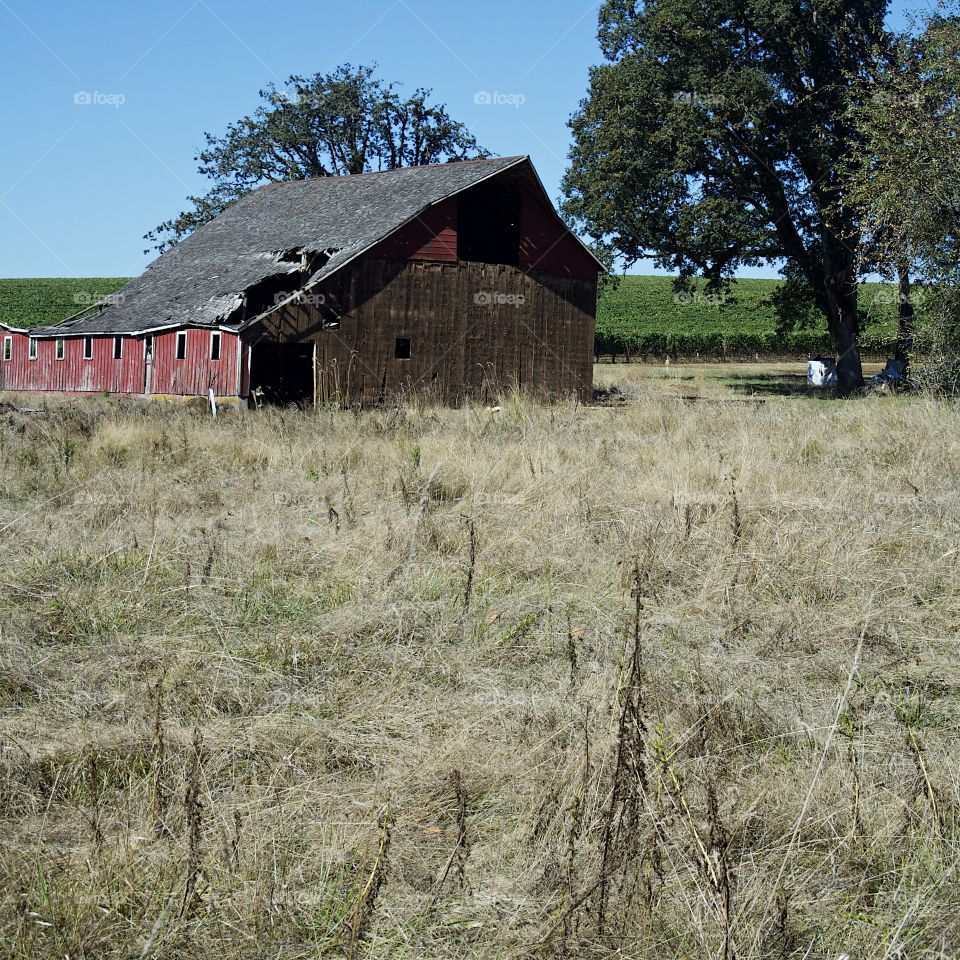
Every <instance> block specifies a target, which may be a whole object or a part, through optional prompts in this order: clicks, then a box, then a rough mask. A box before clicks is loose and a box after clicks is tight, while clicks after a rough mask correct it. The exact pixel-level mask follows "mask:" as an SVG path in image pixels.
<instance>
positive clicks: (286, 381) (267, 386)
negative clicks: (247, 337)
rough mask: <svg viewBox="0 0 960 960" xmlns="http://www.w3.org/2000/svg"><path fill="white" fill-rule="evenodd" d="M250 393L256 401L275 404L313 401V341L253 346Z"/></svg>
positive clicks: (293, 404) (309, 402)
mask: <svg viewBox="0 0 960 960" xmlns="http://www.w3.org/2000/svg"><path fill="white" fill-rule="evenodd" d="M250 393H251V396H252V397H254V398H255V399H256V401H257V402H258V403H269V404H272V405H274V406H279V407H289V406H298V407H308V406H311V405H312V404H313V344H312V343H271V342H269V341H265V342H262V343H257V344H255V345H254V346H253V348H252V351H251V355H250Z"/></svg>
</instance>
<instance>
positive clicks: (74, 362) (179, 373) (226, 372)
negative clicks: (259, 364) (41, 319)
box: [0, 326, 249, 397]
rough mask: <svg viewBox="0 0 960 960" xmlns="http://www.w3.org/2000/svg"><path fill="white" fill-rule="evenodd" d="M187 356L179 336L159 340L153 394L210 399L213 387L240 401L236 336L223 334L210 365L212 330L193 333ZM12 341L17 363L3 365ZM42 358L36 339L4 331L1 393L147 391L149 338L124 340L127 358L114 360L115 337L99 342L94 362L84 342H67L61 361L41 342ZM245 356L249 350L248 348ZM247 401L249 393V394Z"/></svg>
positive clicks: (51, 345)
mask: <svg viewBox="0 0 960 960" xmlns="http://www.w3.org/2000/svg"><path fill="white" fill-rule="evenodd" d="M184 332H186V334H187V356H186V359H185V360H177V359H176V349H177V333H178V331H176V330H173V331H169V332H166V333H161V334H158V335H156V336H155V337H154V348H153V351H154V352H153V372H152V383H151V391H150V392H151V393H153V394H159V395H171V394H172V395H180V396H206V395H207V391H208V390H209V388H210V386H211V385H212V386H213V388H214V390H215V391H216V394H217V396H218V397H233V396H237V390H238V388H240V387H242V385H243V383H244V382H245V381H244V379H243V378H244V377H245V370H242V369H241V367H240V366H239V363H240V359H241V358H240V355H239V349H240V347H241V345H240V340H239V338H238V337H237V336H236V335H235V334H232V333H223V332H221V334H220V337H221V339H220V359H219V360H211V359H210V340H211V336H212V331H210V330H187V331H184ZM5 337H10V338H11V347H12V350H11V358H10V360H6V361H5V360H3V356H4V354H3V339H4V338H5ZM36 344H37V358H36V359H35V360H31V359H29V349H30V338H29V337H28V336H27V335H26V334H24V333H21V332H18V331H14V330H10V329H8V328H4V327H2V326H0V390H23V391H30V392H37V393H47V392H51V393H133V394H142V393H143V392H144V387H145V385H146V373H147V367H146V357H145V351H144V338H143V337H124V338H123V356H122V357H121V359H119V360H114V358H113V337H112V336H104V337H94V338H93V357H92V358H91V359H90V360H85V359H84V357H83V348H84V338H83V337H67V338H65V339H64V341H63V347H64V355H63V359H62V360H58V359H57V342H56V340H54V339H44V340H40V339H38V340H37V341H36ZM242 349H243V351H244V355H246V353H247V352H248V350H249V348H248V347H246V346H245V345H243V346H242ZM243 395H245V393H244V394H243Z"/></svg>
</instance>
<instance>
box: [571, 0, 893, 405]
mask: <svg viewBox="0 0 960 960" xmlns="http://www.w3.org/2000/svg"><path fill="white" fill-rule="evenodd" d="M886 10H887V0H853V2H851V0H746V2H744V0H648V2H645V3H642V2H640V0H606V2H605V3H604V5H603V7H602V8H601V12H600V25H599V30H600V33H599V36H600V42H601V48H602V51H603V55H604V58H605V61H606V62H604V63H603V64H601V65H599V66H597V67H595V68H593V70H592V71H591V75H590V87H589V92H588V95H587V97H586V98H585V99H584V100H583V102H582V103H581V105H580V108H579V110H578V111H577V113H576V114H575V115H574V117H573V118H572V120H571V127H572V130H573V135H574V145H573V148H572V153H571V166H570V169H569V171H568V173H567V176H566V179H565V182H564V191H565V194H566V203H565V209H566V212H567V213H568V214H569V215H570V216H571V217H572V218H573V219H574V221H575V222H577V223H578V224H579V225H580V226H581V227H582V228H583V229H584V230H585V231H586V232H587V233H588V234H590V236H591V237H592V238H593V239H594V241H595V242H597V243H598V244H602V245H604V246H606V247H607V248H608V249H610V250H612V251H613V252H615V253H616V254H618V255H620V256H621V257H623V258H624V259H625V260H626V261H627V262H635V261H636V260H638V259H641V258H644V257H652V258H653V259H654V260H655V261H656V262H657V263H658V265H660V266H662V267H665V268H668V269H674V270H676V271H678V272H679V274H680V276H681V278H684V279H685V278H689V277H691V276H693V275H702V276H705V277H707V278H708V279H709V280H710V281H711V283H712V284H714V285H722V284H723V283H724V282H725V281H726V280H727V279H729V278H730V277H731V276H733V275H734V273H735V272H736V271H737V270H738V269H739V268H741V267H745V266H746V267H749V266H756V265H758V264H761V263H776V264H779V265H781V267H782V269H783V273H784V276H785V277H786V279H787V281H788V288H789V289H792V290H794V291H795V292H801V293H803V294H804V295H806V296H808V297H809V298H810V299H811V300H812V302H813V303H814V304H815V305H816V307H817V308H818V309H819V311H820V312H821V314H822V315H824V316H825V317H826V319H827V324H828V327H829V330H830V333H831V335H832V338H833V343H834V346H835V349H836V352H837V355H838V358H839V364H838V372H839V380H840V390H841V392H844V393H847V392H850V391H852V390H854V389H856V388H857V387H858V386H859V385H860V384H861V383H862V370H861V364H860V356H859V350H858V348H857V339H856V338H857V331H858V312H857V269H858V263H859V260H858V251H857V244H858V242H859V236H860V233H859V223H858V211H857V209H856V208H855V207H854V206H853V205H851V204H850V203H848V202H847V200H846V198H845V196H844V193H843V179H842V163H843V159H844V158H845V157H846V156H848V155H849V154H850V152H851V150H853V149H854V148H855V147H856V145H857V143H858V139H859V133H858V131H857V129H856V127H855V126H854V125H853V123H852V122H851V120H850V119H849V116H848V112H849V109H850V105H851V90H852V83H851V78H852V77H856V76H858V75H860V74H862V73H864V72H865V71H866V70H867V69H869V66H870V64H871V62H872V57H873V55H874V52H875V50H876V48H877V47H878V46H880V45H882V44H884V43H885V42H886V39H887V36H888V35H887V33H886V31H885V28H884V17H885V14H886Z"/></svg>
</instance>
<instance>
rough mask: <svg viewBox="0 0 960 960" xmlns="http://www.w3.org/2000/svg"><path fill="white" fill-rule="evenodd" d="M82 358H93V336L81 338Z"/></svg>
mask: <svg viewBox="0 0 960 960" xmlns="http://www.w3.org/2000/svg"><path fill="white" fill-rule="evenodd" d="M83 359H84V360H92V359H93V337H84V338H83Z"/></svg>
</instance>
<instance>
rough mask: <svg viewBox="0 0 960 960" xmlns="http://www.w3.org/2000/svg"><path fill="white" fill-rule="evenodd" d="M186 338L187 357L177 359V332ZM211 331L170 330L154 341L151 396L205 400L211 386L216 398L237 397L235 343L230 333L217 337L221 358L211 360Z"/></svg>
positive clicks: (234, 337) (235, 339)
mask: <svg viewBox="0 0 960 960" xmlns="http://www.w3.org/2000/svg"><path fill="white" fill-rule="evenodd" d="M178 332H179V333H186V335H187V356H186V359H185V360H177V333H178ZM211 336H212V331H210V330H185V331H177V330H170V331H167V332H164V333H160V334H157V335H156V336H155V337H154V339H153V375H152V384H151V393H154V394H160V395H162V396H188V397H194V396H197V397H205V396H206V395H207V391H208V390H209V389H210V387H211V386H212V387H213V389H214V392H215V394H216V395H217V396H218V397H235V396H236V395H237V362H238V358H237V344H238V342H239V338H238V337H237V336H236V334H233V333H221V334H220V337H221V339H220V359H219V360H211V359H210V338H211Z"/></svg>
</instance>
